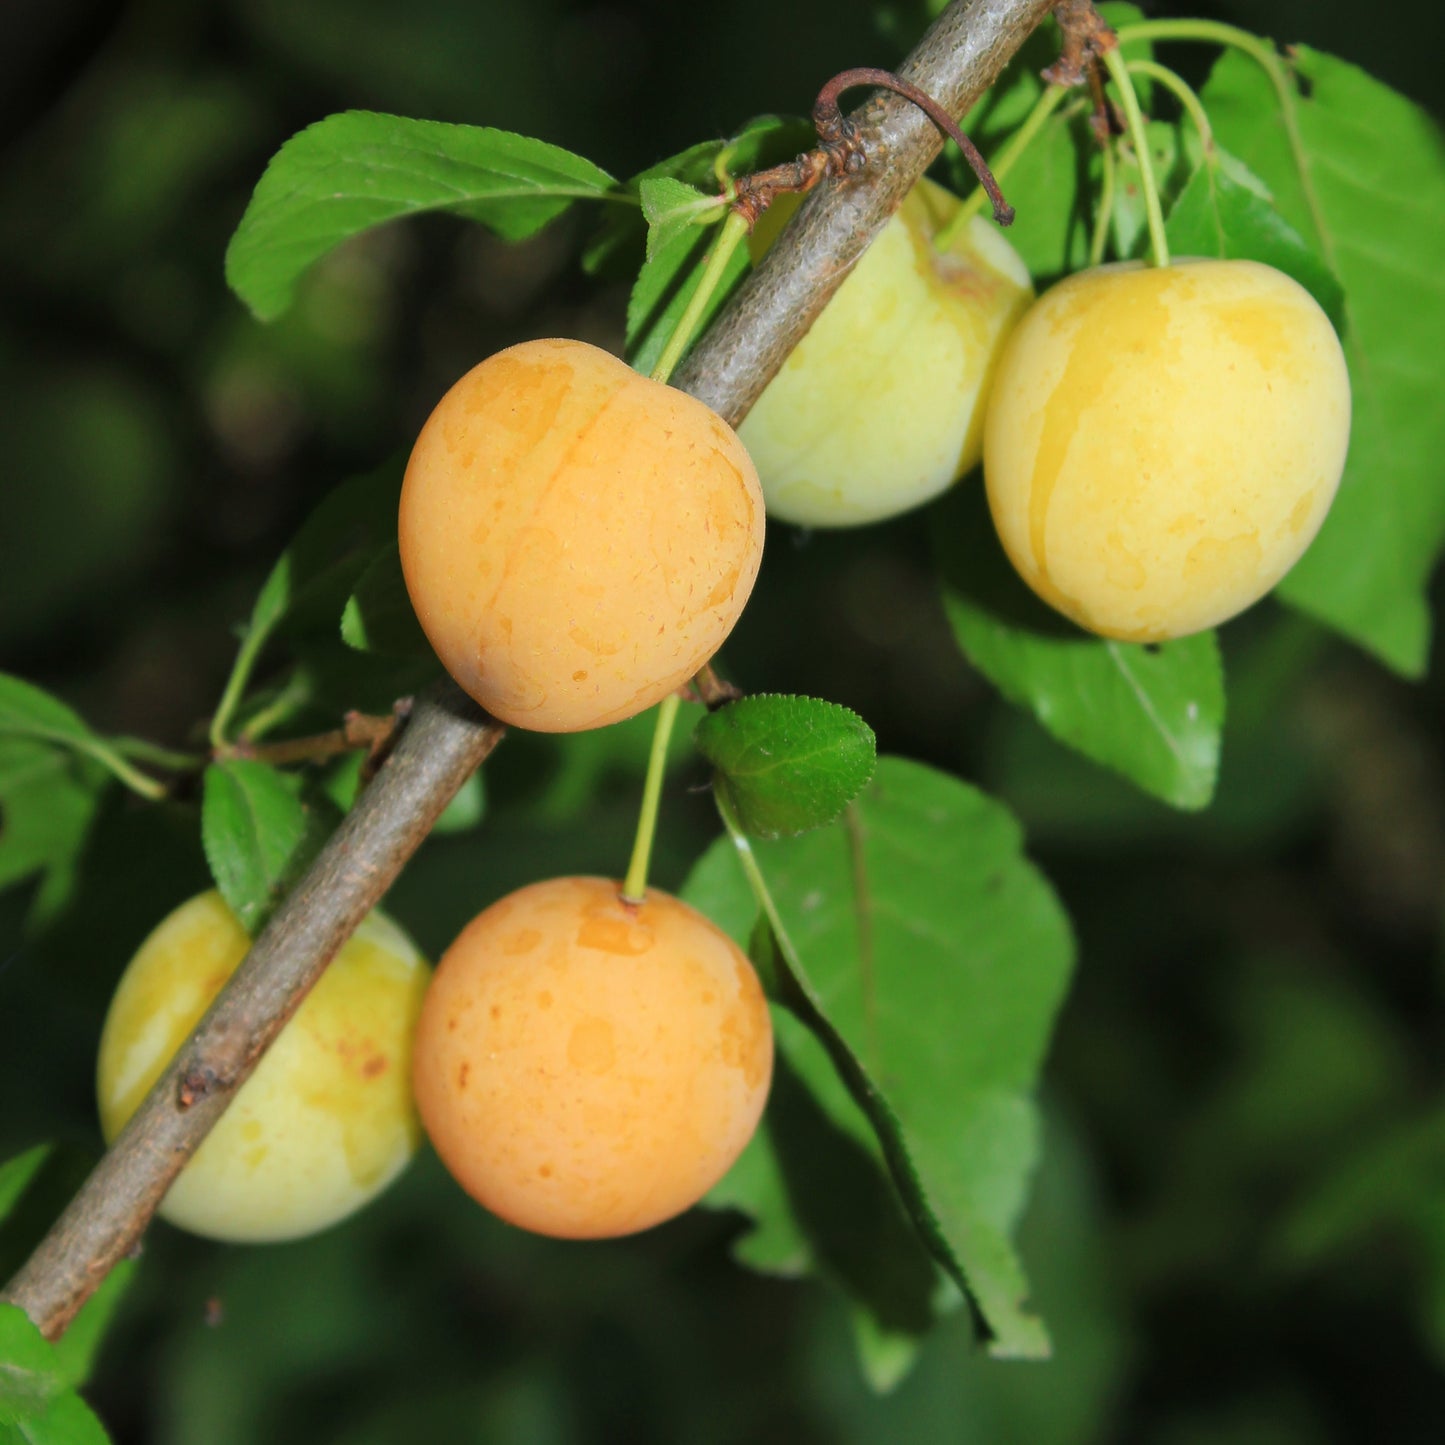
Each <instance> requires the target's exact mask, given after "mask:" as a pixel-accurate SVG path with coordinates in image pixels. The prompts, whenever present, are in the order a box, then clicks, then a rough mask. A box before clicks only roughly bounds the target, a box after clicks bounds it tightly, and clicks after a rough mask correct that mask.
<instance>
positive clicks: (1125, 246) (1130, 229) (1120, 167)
mask: <svg viewBox="0 0 1445 1445" xmlns="http://www.w3.org/2000/svg"><path fill="white" fill-rule="evenodd" d="M1144 129H1145V132H1146V134H1147V136H1148V139H1149V161H1150V164H1151V165H1152V166H1153V168H1154V182H1155V185H1156V186H1158V188H1159V197H1160V201H1161V202H1162V204H1163V206H1164V209H1165V210H1166V211H1167V210H1168V209H1169V206H1170V203H1171V202H1172V201H1173V199H1174V197H1175V196H1177V195H1178V194H1179V193H1180V192H1181V191H1182V190H1183V189H1184V188H1185V187H1186V186H1187V185H1188V183H1189V181H1190V179H1191V177H1192V176H1193V175H1194V173H1195V171H1196V170H1197V169H1198V161H1197V160H1196V159H1195V158H1194V157H1195V154H1196V152H1197V147H1193V148H1191V147H1190V146H1189V145H1188V143H1187V142H1186V139H1185V130H1184V126H1183V125H1182V124H1180V123H1174V122H1169V121H1162V120H1151V121H1146V122H1145V126H1144ZM1115 154H1116V165H1115V171H1114V208H1113V214H1112V215H1111V216H1110V217H1109V224H1110V228H1111V230H1112V233H1113V241H1114V252H1115V254H1116V255H1117V256H1120V257H1126V258H1128V257H1139V256H1144V255H1146V254H1147V253H1148V250H1149V218H1148V213H1147V211H1146V210H1145V206H1144V187H1143V184H1142V181H1141V178H1140V173H1139V158H1138V155H1137V153H1136V152H1135V150H1134V143H1133V139H1132V137H1130V136H1127V135H1125V136H1120V137H1119V139H1118V141H1117V143H1116V146H1115Z"/></svg>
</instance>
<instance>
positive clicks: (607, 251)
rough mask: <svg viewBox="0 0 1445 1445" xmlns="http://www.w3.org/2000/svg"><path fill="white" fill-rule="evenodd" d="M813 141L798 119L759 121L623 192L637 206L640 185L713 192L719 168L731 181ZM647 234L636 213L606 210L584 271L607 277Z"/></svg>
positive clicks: (681, 156)
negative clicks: (670, 184) (664, 183)
mask: <svg viewBox="0 0 1445 1445" xmlns="http://www.w3.org/2000/svg"><path fill="white" fill-rule="evenodd" d="M815 140H816V136H815V135H814V134H813V127H812V124H811V123H810V122H808V121H806V120H803V119H801V118H799V117H796V116H776V115H762V116H757V117H755V118H754V119H753V120H750V121H748V123H747V124H746V125H745V126H744V127H743V128H742V130H741V131H739V132H738V134H737V135H736V136H734V137H733V138H732V139H731V140H709V141H702V142H700V143H699V144H697V145H693V146H689V147H688V148H687V149H686V150H684V151H679V152H678V153H677V154H676V155H672V156H668V157H667V158H666V159H664V160H660V161H658V162H657V163H656V164H655V165H651V166H649V167H648V168H647V169H646V170H645V171H639V172H638V174H637V175H635V176H633V177H632V179H631V180H630V181H628V182H627V184H626V186H625V187H623V190H624V193H631V194H634V195H636V196H637V197H638V198H639V201H640V200H641V196H642V192H643V186H644V183H646V182H648V181H652V180H658V179H663V178H666V179H670V180H675V181H680V182H682V183H684V184H686V185H688V186H691V187H693V188H694V189H695V190H696V191H698V192H699V193H700V194H701V193H703V192H707V191H714V192H715V191H716V190H717V186H718V177H717V168H718V167H719V165H721V166H723V167H724V168H725V169H726V170H727V172H728V174H729V175H734V176H737V175H744V174H746V173H747V172H749V171H754V170H758V169H760V168H761V167H763V166H766V165H772V164H773V163H774V162H775V161H778V160H782V159H784V158H785V157H786V156H788V155H792V154H795V153H796V152H798V151H800V150H806V149H807V148H808V147H809V146H811V145H812V144H813V143H814V141H815ZM645 229H646V220H645V218H644V216H643V214H642V212H641V210H640V209H636V210H634V209H633V208H632V207H631V206H610V207H608V209H607V214H606V215H605V216H604V217H603V219H602V224H601V226H600V227H599V228H598V230H597V234H596V235H595V236H594V237H593V238H592V240H591V241H589V242H588V244H587V246H586V248H585V249H584V251H583V253H582V265H583V267H584V268H585V269H586V270H587V271H588V273H589V274H593V275H595V274H598V273H601V272H604V271H605V272H608V273H609V274H610V273H611V272H612V271H613V270H615V268H616V267H617V265H618V264H619V263H620V262H621V261H622V259H623V258H624V257H625V256H626V255H627V254H628V253H629V252H631V251H632V249H633V248H634V247H635V246H638V245H639V243H640V242H641V240H642V236H643V232H644V231H645ZM633 264H636V263H635V262H634V263H633Z"/></svg>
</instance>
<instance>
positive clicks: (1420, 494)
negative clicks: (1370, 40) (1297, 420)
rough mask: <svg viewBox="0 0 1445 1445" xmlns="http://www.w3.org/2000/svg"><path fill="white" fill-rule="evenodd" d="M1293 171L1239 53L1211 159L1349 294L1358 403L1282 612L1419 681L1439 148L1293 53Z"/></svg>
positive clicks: (1441, 500)
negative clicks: (1329, 493)
mask: <svg viewBox="0 0 1445 1445" xmlns="http://www.w3.org/2000/svg"><path fill="white" fill-rule="evenodd" d="M1293 59H1294V68H1295V72H1296V74H1297V76H1298V77H1299V81H1300V83H1301V86H1302V87H1307V93H1301V92H1300V91H1294V92H1292V93H1291V97H1290V109H1291V112H1292V114H1293V117H1294V119H1295V121H1296V123H1297V125H1298V132H1299V138H1300V144H1301V147H1302V150H1301V156H1300V160H1302V162H1303V166H1302V168H1301V166H1300V165H1299V164H1297V162H1296V157H1295V156H1294V154H1293V153H1292V152H1291V147H1290V133H1289V130H1288V128H1287V127H1286V125H1285V123H1284V122H1283V120H1282V118H1281V116H1280V112H1279V107H1278V106H1277V104H1276V103H1275V99H1274V92H1273V90H1272V88H1271V86H1270V84H1269V82H1268V80H1267V78H1266V77H1265V74H1264V72H1263V70H1262V69H1261V68H1260V67H1259V66H1258V65H1257V64H1256V63H1255V62H1254V61H1253V60H1251V59H1250V58H1249V57H1247V56H1244V55H1238V54H1234V53H1230V54H1227V55H1225V56H1224V57H1223V59H1221V60H1220V61H1219V62H1218V63H1217V64H1216V66H1215V67H1214V71H1213V73H1212V74H1211V76H1210V78H1209V82H1208V84H1207V85H1206V87H1205V89H1204V91H1203V95H1202V98H1203V100H1204V103H1205V105H1206V106H1207V107H1208V110H1209V114H1210V118H1211V120H1212V122H1213V124H1214V128H1215V135H1216V136H1217V137H1218V139H1219V142H1220V144H1221V145H1223V146H1225V147H1226V148H1227V149H1228V150H1229V151H1230V152H1231V153H1233V154H1234V155H1237V156H1239V157H1240V159H1241V160H1243V161H1244V163H1245V164H1246V165H1248V166H1249V168H1250V170H1251V171H1253V172H1254V174H1255V175H1257V176H1259V177H1260V178H1261V180H1262V181H1263V182H1264V184H1265V185H1267V186H1268V187H1269V189H1270V191H1271V192H1272V194H1273V195H1274V198H1275V202H1276V204H1277V205H1278V207H1279V210H1280V212H1281V213H1282V215H1283V216H1284V218H1285V219H1286V220H1287V221H1288V222H1289V223H1290V224H1291V225H1292V226H1293V227H1294V228H1295V229H1296V230H1297V231H1298V232H1299V233H1300V235H1301V236H1303V237H1304V239H1305V241H1306V242H1307V243H1308V244H1309V245H1310V246H1313V247H1314V248H1316V249H1317V250H1318V252H1319V254H1320V256H1321V257H1322V258H1323V259H1324V262H1325V264H1326V265H1327V266H1328V267H1329V268H1330V270H1331V271H1332V272H1333V273H1334V274H1335V275H1336V276H1338V277H1339V280H1340V282H1341V283H1342V285H1343V286H1344V289H1345V297H1346V300H1345V316H1346V321H1347V329H1346V337H1345V356H1346V358H1347V360H1348V362H1349V366H1350V380H1351V385H1352V387H1353V390H1354V422H1353V430H1352V434H1351V437H1350V455H1349V461H1348V463H1347V465H1346V467H1345V476H1344V481H1343V482H1342V483H1341V486H1340V492H1339V495H1338V497H1337V498H1336V499H1335V504H1334V508H1333V510H1332V511H1331V512H1330V515H1329V517H1328V519H1327V520H1326V522H1325V525H1324V528H1323V530H1322V531H1321V532H1320V534H1319V536H1318V537H1317V538H1316V539H1315V542H1314V544H1313V545H1312V546H1311V548H1310V550H1309V551H1308V552H1307V553H1306V554H1305V556H1304V557H1303V559H1302V560H1301V561H1300V562H1299V564H1298V565H1297V566H1296V567H1295V569H1294V570H1293V571H1292V572H1291V573H1290V574H1289V576H1288V577H1287V578H1285V580H1284V582H1283V583H1282V584H1281V585H1280V588H1279V593H1280V595H1281V597H1283V598H1284V600H1285V601H1287V602H1289V603H1291V604H1292V605H1293V606H1296V607H1299V608H1300V609H1302V610H1303V611H1305V612H1308V613H1310V614H1311V615H1312V616H1314V617H1317V618H1319V619H1320V620H1321V621H1324V622H1326V623H1328V624H1329V625H1330V626H1331V627H1333V628H1335V629H1336V630H1337V631H1339V632H1342V633H1343V634H1344V635H1345V636H1347V637H1349V638H1351V639H1352V640H1353V641H1355V642H1357V643H1359V644H1360V645H1361V646H1363V647H1366V648H1368V649H1369V650H1370V651H1371V652H1373V653H1375V654H1376V655H1377V656H1378V657H1380V658H1381V659H1383V660H1384V661H1385V662H1386V663H1388V664H1389V665H1390V666H1391V667H1393V668H1395V669H1396V670H1397V671H1399V672H1402V673H1405V674H1407V675H1410V676H1418V675H1419V674H1420V673H1421V672H1423V670H1424V668H1425V662H1426V655H1427V651H1428V648H1429V640H1430V617H1429V610H1428V607H1427V602H1426V597H1425V587H1426V583H1427V581H1428V579H1429V576H1430V573H1431V571H1432V570H1433V568H1434V565H1435V560H1436V558H1437V556H1438V554H1439V552H1440V548H1441V545H1442V542H1445V486H1442V485H1441V472H1440V468H1441V458H1442V457H1445V408H1442V407H1441V406H1440V405H1439V373H1438V366H1437V364H1436V362H1437V341H1436V339H1437V338H1438V337H1439V336H1440V335H1442V334H1445V275H1442V273H1441V270H1440V265H1439V261H1440V237H1441V235H1442V234H1445V163H1442V161H1445V147H1442V143H1441V134H1440V131H1439V128H1438V127H1437V126H1436V125H1435V124H1434V122H1433V121H1431V119H1430V118H1429V117H1428V116H1427V115H1426V114H1425V113H1424V112H1423V111H1422V110H1420V109H1419V108H1418V107H1417V106H1415V105H1412V104H1411V103H1410V102H1409V101H1408V100H1406V99H1405V98H1404V97H1403V96H1400V95H1397V94H1396V93H1395V92H1394V91H1392V90H1390V89H1389V88H1388V87H1387V86H1384V85H1382V84H1380V83H1379V82H1378V81H1376V80H1372V79H1371V78H1370V77H1369V76H1368V75H1366V74H1365V73H1364V71H1362V70H1359V69H1357V68H1356V67H1354V66H1352V65H1349V64H1347V63H1345V62H1344V61H1342V60H1336V59H1335V58H1334V57H1332V56H1329V55H1324V54H1321V53H1320V52H1319V51H1317V50H1312V49H1310V48H1309V47H1308V46H1299V47H1297V48H1296V49H1295V50H1294V52H1293Z"/></svg>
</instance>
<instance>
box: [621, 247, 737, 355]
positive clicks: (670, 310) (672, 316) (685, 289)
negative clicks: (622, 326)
mask: <svg viewBox="0 0 1445 1445" xmlns="http://www.w3.org/2000/svg"><path fill="white" fill-rule="evenodd" d="M712 235H713V233H712V232H710V231H702V230H698V229H696V228H695V227H692V226H688V227H685V228H684V229H682V230H680V231H678V232H677V233H676V234H675V235H674V236H673V237H672V238H671V239H670V240H668V241H666V242H665V243H664V244H662V245H660V246H658V247H657V248H656V249H655V250H654V252H653V255H652V257H651V258H650V259H649V260H648V261H646V262H645V263H644V264H643V267H642V270H641V271H640V272H639V273H638V276H637V281H636V282H635V283H634V285H633V287H632V294H631V296H630V297H629V298H628V302H627V359H628V360H629V361H630V362H631V363H632V365H633V367H634V368H635V369H636V370H638V371H640V372H643V373H646V372H649V371H651V370H652V368H653V367H654V366H655V365H656V364H657V360H658V358H659V357H660V356H661V355H662V353H663V350H664V349H665V348H666V346H667V342H668V339H669V338H670V337H671V335H672V333H673V332H674V331H675V330H676V329H677V323H678V322H679V321H680V320H681V319H682V313H683V312H684V311H685V310H686V309H687V303H688V302H689V301H691V300H692V296H693V292H695V291H696V290H697V286H698V282H699V281H700V280H701V279H702V272H703V265H704V263H705V261H706V259H707V250H708V247H709V246H710V245H711V243H712ZM747 271H748V255H747V247H745V246H739V247H738V248H737V249H736V250H735V251H734V252H733V253H732V255H731V256H730V257H729V258H728V263H727V267H726V269H725V270H724V271H723V275H722V280H721V282H720V283H719V285H718V288H717V290H716V291H715V292H713V295H712V297H711V299H710V300H709V301H708V304H707V306H706V308H705V309H704V312H703V317H702V321H701V324H700V328H699V329H700V330H701V329H702V328H705V327H706V326H707V324H708V323H709V322H710V321H711V320H712V318H713V317H714V316H716V315H717V313H718V312H719V311H720V310H721V309H722V306H723V304H724V303H725V302H726V301H727V299H728V297H729V296H731V295H732V293H733V290H734V288H735V287H736V286H737V284H738V282H739V281H741V280H742V278H743V277H744V276H745V275H747Z"/></svg>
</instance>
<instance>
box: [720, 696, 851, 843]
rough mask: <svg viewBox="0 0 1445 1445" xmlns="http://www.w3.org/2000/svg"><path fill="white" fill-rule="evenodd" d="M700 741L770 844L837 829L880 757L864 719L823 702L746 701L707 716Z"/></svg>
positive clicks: (751, 827)
mask: <svg viewBox="0 0 1445 1445" xmlns="http://www.w3.org/2000/svg"><path fill="white" fill-rule="evenodd" d="M693 741H694V742H695V743H696V744H697V748H698V751H699V752H700V753H702V755H703V757H705V758H706V759H707V760H708V761H709V762H710V763H711V764H712V765H713V766H714V767H715V768H717V770H718V771H719V772H720V773H722V774H723V775H724V777H726V779H727V783H728V793H729V796H730V797H731V798H732V800H733V803H734V805H735V806H736V808H737V810H738V816H739V819H740V820H741V822H742V825H743V827H744V828H746V829H747V830H748V832H749V833H753V834H756V835H757V836H759V837H763V838H776V837H778V836H779V835H781V834H783V833H805V832H807V830H808V829H809V828H820V827H822V826H823V825H824V824H825V823H831V822H832V821H833V820H834V819H835V818H837V817H838V815H839V814H840V813H841V812H842V811H843V809H844V808H846V807H847V806H848V804H849V803H851V802H852V801H853V799H854V798H856V797H857V796H858V794H859V793H861V792H862V791H863V789H864V788H866V787H867V786H868V781H869V779H870V778H871V777H872V776H873V767H874V763H875V761H876V758H877V745H876V743H875V741H874V738H873V730H872V728H870V727H869V726H868V724H867V723H865V722H864V721H863V719H862V718H861V717H859V716H858V714H857V713H855V712H853V711H851V710H850V709H849V708H846V707H840V706H839V705H838V704H837V703H834V702H823V701H821V700H820V699H819V698H815V697H778V696H754V697H745V698H740V699H739V700H738V701H737V702H730V703H728V704H727V705H726V706H725V707H721V708H719V709H718V710H717V711H716V712H713V713H709V714H708V715H707V716H706V717H704V718H703V719H702V721H701V722H699V723H698V725H697V731H696V732H695V733H694V734H693Z"/></svg>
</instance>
